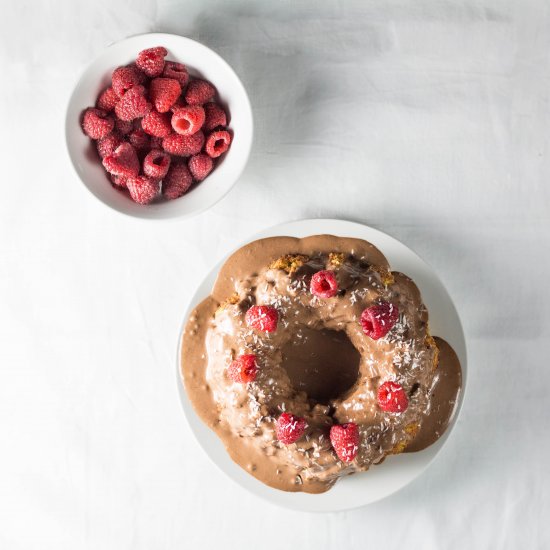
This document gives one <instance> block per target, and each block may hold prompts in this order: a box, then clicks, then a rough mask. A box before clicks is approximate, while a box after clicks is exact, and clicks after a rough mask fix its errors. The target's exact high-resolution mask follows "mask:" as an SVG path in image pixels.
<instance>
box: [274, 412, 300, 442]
mask: <svg viewBox="0 0 550 550" xmlns="http://www.w3.org/2000/svg"><path fill="white" fill-rule="evenodd" d="M306 429H307V422H306V420H305V418H301V417H299V416H294V415H293V414H290V413H287V412H285V413H283V414H282V415H281V416H279V418H278V419H277V427H276V430H275V433H276V434H277V439H278V440H279V441H280V442H281V443H283V444H285V445H290V444H292V443H296V441H299V440H300V439H301V437H302V436H303V435H304V433H305V431H306Z"/></svg>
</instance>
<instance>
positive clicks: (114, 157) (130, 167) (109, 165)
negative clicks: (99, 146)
mask: <svg viewBox="0 0 550 550" xmlns="http://www.w3.org/2000/svg"><path fill="white" fill-rule="evenodd" d="M103 166H104V167H105V170H107V172H109V173H110V174H113V175H114V176H124V177H126V178H131V177H132V176H137V175H138V173H139V160H138V158H137V155H136V152H135V150H134V148H133V147H132V146H131V145H130V144H129V143H126V142H124V143H121V144H120V145H119V146H118V147H117V148H116V149H115V150H114V151H113V153H111V154H110V155H107V156H106V157H105V158H104V159H103Z"/></svg>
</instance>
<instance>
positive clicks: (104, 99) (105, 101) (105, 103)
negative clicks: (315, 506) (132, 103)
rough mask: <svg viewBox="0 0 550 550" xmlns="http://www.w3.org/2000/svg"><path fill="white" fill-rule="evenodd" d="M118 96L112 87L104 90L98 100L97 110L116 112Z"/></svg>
mask: <svg viewBox="0 0 550 550" xmlns="http://www.w3.org/2000/svg"><path fill="white" fill-rule="evenodd" d="M118 99H119V98H118V96H117V95H116V93H115V91H114V90H113V88H111V86H109V87H108V88H107V89H106V90H103V92H101V94H100V95H99V97H98V98H97V104H96V105H97V108H98V109H101V110H102V111H105V112H107V113H109V112H111V111H113V110H114V108H115V105H116V104H117V103H118Z"/></svg>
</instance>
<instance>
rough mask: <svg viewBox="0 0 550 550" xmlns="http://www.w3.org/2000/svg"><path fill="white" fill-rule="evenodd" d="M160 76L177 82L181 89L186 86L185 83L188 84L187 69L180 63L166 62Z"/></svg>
mask: <svg viewBox="0 0 550 550" xmlns="http://www.w3.org/2000/svg"><path fill="white" fill-rule="evenodd" d="M162 76H165V77H166V78H173V79H174V80H177V81H178V82H179V83H180V84H181V87H182V88H185V86H187V83H188V82H189V73H188V72H187V67H186V66H185V65H183V64H182V63H175V62H174V61H167V62H166V63H165V65H164V72H163V73H162Z"/></svg>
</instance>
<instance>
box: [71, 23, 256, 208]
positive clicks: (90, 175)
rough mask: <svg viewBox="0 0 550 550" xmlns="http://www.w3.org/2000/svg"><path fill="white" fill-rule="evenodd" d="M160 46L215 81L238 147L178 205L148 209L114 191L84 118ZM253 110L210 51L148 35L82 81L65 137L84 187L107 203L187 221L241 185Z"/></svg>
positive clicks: (123, 45) (96, 64)
mask: <svg viewBox="0 0 550 550" xmlns="http://www.w3.org/2000/svg"><path fill="white" fill-rule="evenodd" d="M154 46H164V47H165V48H166V49H167V50H168V56H167V59H168V60H172V61H179V62H180V63H183V64H185V65H186V66H187V67H188V69H189V72H190V74H192V75H194V76H199V77H202V78H205V79H207V80H209V81H211V82H212V83H213V84H214V86H215V87H216V88H217V90H218V95H219V100H220V102H221V103H222V104H223V105H224V107H226V108H227V111H228V113H229V119H230V120H229V128H230V129H231V130H232V133H233V142H232V143H231V147H230V148H229V151H228V152H227V153H226V154H225V155H224V156H223V157H222V160H221V161H220V162H219V163H218V165H217V166H216V169H215V170H214V171H213V172H212V173H211V174H210V175H209V176H208V178H206V179H205V180H204V181H203V182H202V183H200V184H199V185H197V186H196V187H194V188H193V189H192V190H191V191H190V192H189V193H187V194H186V195H184V196H183V197H180V198H179V199H176V200H172V201H164V202H158V203H154V204H150V205H147V206H142V205H139V204H136V203H135V202H133V201H132V200H131V199H130V198H129V197H128V196H127V195H126V194H125V193H121V192H120V191H117V190H116V189H114V188H113V187H112V185H111V184H110V182H109V178H108V175H107V174H106V172H105V170H104V169H103V166H102V165H101V162H100V159H99V157H98V155H97V153H96V150H95V143H94V142H92V141H91V140H90V138H89V137H87V136H86V135H84V133H83V132H82V129H81V127H80V119H81V114H82V111H83V110H84V109H86V107H90V106H94V105H95V102H96V99H97V96H98V94H99V93H100V92H101V91H102V90H103V89H104V88H106V87H107V86H108V85H109V83H110V78H111V73H112V72H113V70H114V69H116V68H117V67H119V66H120V65H127V64H128V63H131V62H132V61H134V60H135V58H136V57H137V54H138V53H139V52H140V51H141V50H143V49H145V48H151V47H154ZM252 136H253V122H252V109H251V107H250V101H249V99H248V95H247V94H246V91H245V89H244V86H243V85H242V83H241V81H240V80H239V77H238V76H237V75H236V74H235V72H234V71H233V69H232V68H231V67H230V66H229V65H228V64H227V63H226V62H225V61H224V60H223V59H222V58H221V57H220V56H219V55H218V54H216V53H215V52H213V51H212V50H210V49H209V48H207V47H206V46H204V45H202V44H200V43H198V42H195V41H194V40H191V39H189V38H184V37H183V36H177V35H173V34H163V33H151V34H142V35H138V36H132V37H130V38H126V39H125V40H122V41H120V42H117V43H116V44H112V45H111V46H109V47H108V48H107V49H106V50H105V51H104V52H102V53H101V54H100V55H99V56H98V57H97V58H96V59H95V60H94V61H92V63H91V64H90V65H88V67H87V68H86V69H85V70H84V73H83V74H82V76H81V77H80V79H79V81H78V83H77V85H76V87H75V89H74V91H73V93H72V95H71V99H70V100H69V105H68V108H67V115H66V120H65V137H66V140H67V148H68V151H69V156H70V158H71V162H72V164H73V166H74V168H75V170H76V173H77V174H78V176H79V178H80V179H81V180H82V182H83V183H84V185H85V186H86V187H87V188H88V190H89V191H91V193H92V194H93V195H94V196H95V197H96V198H98V199H99V200H100V201H101V202H102V203H103V204H105V205H107V206H109V207H111V208H113V209H114V210H117V211H118V212H121V213H122V214H127V215H129V216H134V217H138V218H148V219H169V218H186V217H189V216H192V215H194V214H198V213H199V212H202V211H203V210H206V209H207V208H209V207H210V206H212V205H213V204H215V203H216V202H218V201H219V200H220V199H221V198H222V197H223V196H224V195H225V194H226V193H227V192H228V191H229V190H230V189H231V187H233V185H234V184H235V183H236V181H237V180H238V178H239V176H240V175H241V173H242V171H243V170H244V167H245V166H246V163H247V161H248V157H249V155H250V149H251V146H252Z"/></svg>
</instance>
